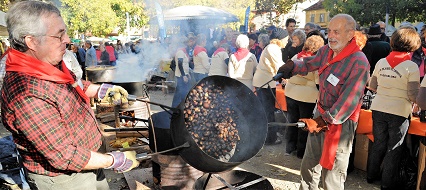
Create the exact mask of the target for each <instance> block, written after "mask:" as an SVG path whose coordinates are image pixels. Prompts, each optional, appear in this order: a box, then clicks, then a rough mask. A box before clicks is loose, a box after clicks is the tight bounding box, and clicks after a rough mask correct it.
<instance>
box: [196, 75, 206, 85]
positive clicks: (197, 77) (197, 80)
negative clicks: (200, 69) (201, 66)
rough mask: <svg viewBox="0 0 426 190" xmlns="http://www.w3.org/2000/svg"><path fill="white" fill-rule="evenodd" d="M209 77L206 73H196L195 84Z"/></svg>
mask: <svg viewBox="0 0 426 190" xmlns="http://www.w3.org/2000/svg"><path fill="white" fill-rule="evenodd" d="M207 76H208V75H207V74H205V73H194V79H195V83H198V82H200V80H201V79H203V78H205V77H207Z"/></svg>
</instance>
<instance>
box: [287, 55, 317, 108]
mask: <svg viewBox="0 0 426 190" xmlns="http://www.w3.org/2000/svg"><path fill="white" fill-rule="evenodd" d="M291 60H293V61H295V60H299V61H303V58H301V59H297V54H296V55H294V56H293V58H291ZM318 82H319V76H318V71H314V72H309V73H308V74H307V75H305V76H302V75H294V76H292V77H291V78H290V79H288V81H287V84H286V85H285V96H287V97H289V98H291V99H293V100H297V101H301V102H307V103H315V102H316V101H317V98H318V95H319V91H318V89H317V86H316V84H318Z"/></svg>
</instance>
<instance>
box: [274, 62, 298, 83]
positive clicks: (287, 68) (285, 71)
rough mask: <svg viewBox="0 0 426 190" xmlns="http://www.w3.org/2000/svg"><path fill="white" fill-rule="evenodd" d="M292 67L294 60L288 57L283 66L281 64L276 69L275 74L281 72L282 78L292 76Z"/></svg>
mask: <svg viewBox="0 0 426 190" xmlns="http://www.w3.org/2000/svg"><path fill="white" fill-rule="evenodd" d="M293 67H294V62H293V61H292V60H290V59H289V60H287V62H286V63H285V64H284V65H283V66H281V67H280V68H279V69H278V72H277V75H279V74H281V75H282V76H281V77H282V78H285V79H289V78H290V77H292V76H293V74H292V71H293ZM274 80H277V79H275V77H274Z"/></svg>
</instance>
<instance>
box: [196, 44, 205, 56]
mask: <svg viewBox="0 0 426 190" xmlns="http://www.w3.org/2000/svg"><path fill="white" fill-rule="evenodd" d="M201 52H206V53H207V50H206V48H204V47H201V46H198V45H197V46H195V48H194V56H197V55H198V54H199V53H201Z"/></svg>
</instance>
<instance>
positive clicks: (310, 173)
mask: <svg viewBox="0 0 426 190" xmlns="http://www.w3.org/2000/svg"><path fill="white" fill-rule="evenodd" d="M356 126H357V123H356V122H354V121H352V120H347V121H345V122H344V123H343V124H342V133H341V135H340V140H339V144H338V147H337V153H336V159H335V161H334V166H333V169H332V170H327V169H323V168H322V166H321V165H320V164H319V161H320V159H321V154H322V148H323V143H324V133H323V132H320V133H317V134H314V133H309V135H308V141H307V143H306V150H305V155H304V156H303V159H302V164H301V167H300V175H301V177H302V180H301V185H300V189H302V190H317V189H319V187H318V184H319V181H320V177H321V180H322V184H323V188H324V189H325V190H333V189H344V188H345V186H344V185H345V181H346V176H347V173H346V170H347V168H348V163H349V156H350V153H351V152H352V142H353V139H354V136H355V130H356Z"/></svg>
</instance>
